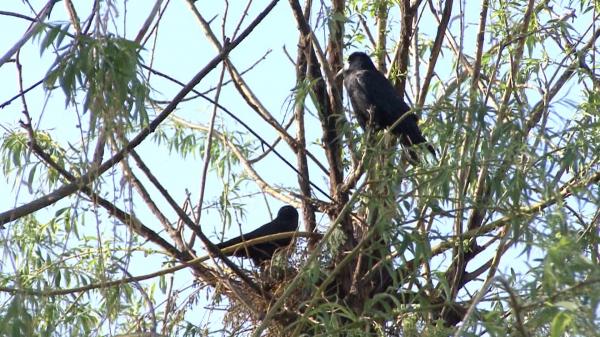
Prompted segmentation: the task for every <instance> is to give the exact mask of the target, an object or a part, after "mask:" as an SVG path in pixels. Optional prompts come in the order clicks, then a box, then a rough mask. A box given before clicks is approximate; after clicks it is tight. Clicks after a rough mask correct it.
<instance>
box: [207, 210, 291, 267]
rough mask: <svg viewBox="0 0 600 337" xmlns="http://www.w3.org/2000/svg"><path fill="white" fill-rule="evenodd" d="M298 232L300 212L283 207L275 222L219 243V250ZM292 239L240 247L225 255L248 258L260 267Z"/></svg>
mask: <svg viewBox="0 0 600 337" xmlns="http://www.w3.org/2000/svg"><path fill="white" fill-rule="evenodd" d="M296 230H298V211H296V209H295V208H294V207H292V206H289V205H287V206H283V207H281V208H280V209H279V212H277V217H276V218H275V219H273V221H271V222H269V223H266V224H264V225H262V226H260V227H258V228H257V229H255V230H253V231H252V232H250V233H247V234H242V235H240V236H238V237H235V238H233V239H231V240H227V241H225V242H221V243H219V244H218V245H216V246H217V248H219V249H221V250H222V249H225V248H227V247H230V246H233V245H235V244H238V243H241V242H244V241H248V240H252V239H256V238H260V237H263V236H268V235H272V234H277V233H285V232H293V231H296ZM291 242H292V238H291V237H290V238H285V239H279V240H272V241H267V242H262V243H257V244H253V245H250V246H240V247H238V248H237V249H236V250H234V251H231V252H229V253H224V255H226V256H238V257H247V258H250V259H252V261H253V262H254V264H255V265H257V266H260V265H261V264H262V263H263V262H264V261H267V260H270V259H271V258H272V257H273V254H274V253H275V251H276V250H277V249H279V248H281V247H286V246H289V245H290V243H291Z"/></svg>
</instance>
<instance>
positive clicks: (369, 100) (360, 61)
mask: <svg viewBox="0 0 600 337" xmlns="http://www.w3.org/2000/svg"><path fill="white" fill-rule="evenodd" d="M344 86H345V87H346V91H347V92H348V96H349V97H350V102H351V103H352V107H353V108H354V114H355V115H356V119H357V120H358V124H359V125H360V126H361V127H362V128H363V130H367V127H369V126H371V125H372V127H373V128H374V129H375V130H381V129H385V128H387V127H390V126H392V125H393V124H394V123H396V121H397V120H398V119H400V118H401V119H402V120H401V121H400V122H398V123H397V124H396V126H395V127H394V128H393V129H392V132H393V133H394V134H395V135H397V136H399V137H400V141H401V142H402V144H403V145H405V146H408V147H410V146H411V145H415V144H421V143H427V140H426V139H425V137H423V134H422V133H421V130H419V126H418V125H417V121H418V119H417V116H415V114H413V113H409V110H410V107H409V106H408V105H407V104H406V103H405V102H404V99H402V96H401V95H399V94H398V92H396V89H394V86H393V85H392V84H391V83H390V81H389V80H388V79H387V78H386V77H385V76H384V75H383V74H382V73H380V72H379V71H378V70H377V68H375V65H374V64H373V62H372V61H371V58H369V56H368V55H367V54H365V53H361V52H355V53H352V54H351V55H350V57H349V58H348V67H347V68H346V69H345V70H344ZM407 113H409V114H408V115H406V114H407ZM405 115H406V116H405ZM427 149H428V150H429V152H431V154H433V156H434V157H436V154H435V150H434V149H433V147H432V146H431V145H430V144H427ZM409 153H410V156H411V158H412V159H413V160H415V161H418V157H417V155H416V153H415V152H414V151H411V150H409Z"/></svg>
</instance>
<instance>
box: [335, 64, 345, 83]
mask: <svg viewBox="0 0 600 337" xmlns="http://www.w3.org/2000/svg"><path fill="white" fill-rule="evenodd" d="M344 70H346V65H344V67H343V68H342V69H340V71H338V72H337V73H335V79H336V80H337V79H338V77H340V76H342V75H343V74H344Z"/></svg>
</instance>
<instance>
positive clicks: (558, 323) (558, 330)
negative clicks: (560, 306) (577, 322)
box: [550, 311, 573, 337]
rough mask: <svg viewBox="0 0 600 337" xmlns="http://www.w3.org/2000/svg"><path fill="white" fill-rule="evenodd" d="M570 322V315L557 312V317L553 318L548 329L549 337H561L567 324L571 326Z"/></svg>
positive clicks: (571, 318)
mask: <svg viewBox="0 0 600 337" xmlns="http://www.w3.org/2000/svg"><path fill="white" fill-rule="evenodd" d="M572 320H573V317H572V316H571V315H570V314H568V313H566V312H564V311H561V312H559V313H558V315H556V316H554V319H553V320H552V325H551V327H550V337H560V336H562V335H563V334H564V333H565V331H566V329H567V327H568V326H569V324H571V321H572Z"/></svg>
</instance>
